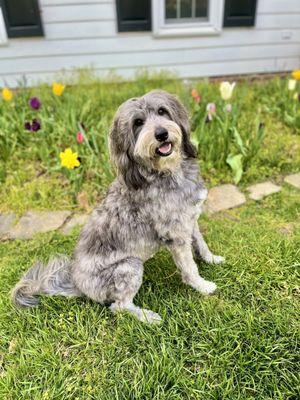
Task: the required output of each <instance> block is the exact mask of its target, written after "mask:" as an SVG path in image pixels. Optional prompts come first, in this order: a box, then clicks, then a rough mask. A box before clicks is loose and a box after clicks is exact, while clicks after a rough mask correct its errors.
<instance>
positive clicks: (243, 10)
mask: <svg viewBox="0 0 300 400" xmlns="http://www.w3.org/2000/svg"><path fill="white" fill-rule="evenodd" d="M252 10H253V0H243V1H242V4H241V0H231V2H230V15H231V16H232V17H236V16H239V17H243V16H248V15H251V13H252Z"/></svg>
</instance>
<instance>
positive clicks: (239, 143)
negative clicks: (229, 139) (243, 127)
mask: <svg viewBox="0 0 300 400" xmlns="http://www.w3.org/2000/svg"><path fill="white" fill-rule="evenodd" d="M233 136H234V139H235V142H236V144H237V146H238V148H239V150H240V151H241V153H242V154H243V155H244V156H245V155H246V154H247V150H246V148H245V146H244V142H243V139H242V138H241V136H240V134H239V133H238V131H237V129H236V128H235V127H234V128H233Z"/></svg>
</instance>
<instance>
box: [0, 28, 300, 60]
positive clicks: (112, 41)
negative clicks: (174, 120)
mask: <svg viewBox="0 0 300 400" xmlns="http://www.w3.org/2000/svg"><path fill="white" fill-rule="evenodd" d="M289 32H290V33H291V39H290V40H288V41H286V40H285V39H282V35H281V31H280V30H277V29H270V30H266V31H264V32H263V34H262V33H261V32H260V31H258V30H252V31H251V41H250V40H249V31H248V30H246V29H244V30H240V31H239V33H238V35H237V31H236V29H235V28H232V29H226V30H225V31H224V32H223V33H222V39H220V37H219V36H208V37H192V38H189V40H188V41H187V40H186V39H185V38H168V39H166V38H164V39H159V40H153V38H152V36H151V35H150V34H144V35H127V36H122V35H121V37H106V38H92V39H85V38H82V39H78V40H70V39H64V40H57V41H56V40H53V41H48V42H47V46H46V47H45V45H44V40H43V39H27V40H26V42H25V41H21V40H14V41H11V43H10V46H7V47H3V48H1V59H2V60H4V59H7V58H12V59H14V58H27V57H48V56H53V57H55V56H61V55H66V56H68V55H81V54H86V55H89V54H99V55H101V54H104V53H106V54H107V53H109V54H110V53H117V54H123V53H126V54H128V53H130V54H131V53H138V52H140V51H141V49H142V50H143V51H146V52H149V53H153V52H154V53H155V52H161V51H163V52H166V48H167V49H168V51H170V50H178V51H181V50H184V49H195V50H197V49H198V50H199V51H201V50H202V49H207V48H218V49H219V50H220V51H221V50H222V49H223V48H225V47H232V48H236V47H242V46H249V47H251V46H258V47H261V48H263V46H265V45H269V44H284V43H286V44H300V29H289ZM249 42H250V43H249ZM149 56H151V54H150V55H149Z"/></svg>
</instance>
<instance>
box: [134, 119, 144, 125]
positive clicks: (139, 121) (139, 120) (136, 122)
mask: <svg viewBox="0 0 300 400" xmlns="http://www.w3.org/2000/svg"><path fill="white" fill-rule="evenodd" d="M142 125H144V121H143V120H142V119H140V118H137V119H135V120H134V126H142Z"/></svg>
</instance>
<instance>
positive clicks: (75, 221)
mask: <svg viewBox="0 0 300 400" xmlns="http://www.w3.org/2000/svg"><path fill="white" fill-rule="evenodd" d="M283 181H284V182H286V183H288V184H289V185H292V186H294V187H295V188H297V189H300V172H298V173H296V174H291V175H288V176H286V177H285V178H284V179H283ZM246 190H247V191H248V192H249V194H248V197H249V198H250V199H251V200H255V201H259V200H261V199H263V198H264V197H266V196H270V195H271V194H273V193H278V192H280V191H281V186H278V185H275V184H274V183H272V182H270V181H266V182H262V183H257V184H255V185H251V186H249V187H248V188H247V189H246ZM246 202H247V199H246V196H245V195H244V194H243V193H242V192H241V191H240V190H239V189H238V187H237V186H235V185H231V184H227V185H220V186H216V187H214V188H212V189H210V190H209V193H208V196H207V200H206V202H205V205H204V212H205V213H208V214H212V213H216V212H219V211H226V210H229V209H231V208H234V207H238V206H241V205H242V204H245V203H246ZM88 217H89V215H88V214H78V213H72V212H71V211H28V212H27V213H25V214H24V215H23V216H22V217H21V218H20V219H19V220H17V217H16V215H15V214H13V213H7V214H0V240H2V241H3V240H9V239H31V238H32V237H33V236H34V235H35V234H37V233H45V232H51V231H55V230H59V231H60V232H61V233H62V234H64V235H69V234H70V233H71V232H72V231H73V229H74V228H75V227H77V226H82V225H84V224H85V223H86V221H87V220H88Z"/></svg>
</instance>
